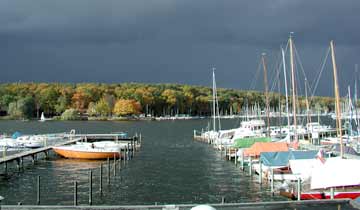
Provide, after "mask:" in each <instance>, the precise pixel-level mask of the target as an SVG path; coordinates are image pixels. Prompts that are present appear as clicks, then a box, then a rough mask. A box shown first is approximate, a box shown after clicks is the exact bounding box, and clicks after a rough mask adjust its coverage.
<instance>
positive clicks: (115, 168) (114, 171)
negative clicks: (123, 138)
mask: <svg viewBox="0 0 360 210" xmlns="http://www.w3.org/2000/svg"><path fill="white" fill-rule="evenodd" d="M113 167H114V177H115V176H116V156H115V155H114V166H113Z"/></svg>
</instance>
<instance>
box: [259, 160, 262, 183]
mask: <svg viewBox="0 0 360 210" xmlns="http://www.w3.org/2000/svg"><path fill="white" fill-rule="evenodd" d="M259 183H260V184H262V163H261V160H259Z"/></svg>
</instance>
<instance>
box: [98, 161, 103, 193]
mask: <svg viewBox="0 0 360 210" xmlns="http://www.w3.org/2000/svg"><path fill="white" fill-rule="evenodd" d="M102 175H103V164H102V163H101V164H100V184H99V190H100V195H101V194H102V180H103V178H102Z"/></svg>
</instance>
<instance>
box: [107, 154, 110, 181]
mask: <svg viewBox="0 0 360 210" xmlns="http://www.w3.org/2000/svg"><path fill="white" fill-rule="evenodd" d="M107 165H108V170H107V172H108V173H107V181H108V184H110V159H109V158H107Z"/></svg>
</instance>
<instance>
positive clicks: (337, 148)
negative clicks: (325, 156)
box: [331, 144, 359, 155]
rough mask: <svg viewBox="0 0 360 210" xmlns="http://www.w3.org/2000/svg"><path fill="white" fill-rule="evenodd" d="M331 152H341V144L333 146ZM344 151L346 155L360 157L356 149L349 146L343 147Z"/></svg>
mask: <svg viewBox="0 0 360 210" xmlns="http://www.w3.org/2000/svg"><path fill="white" fill-rule="evenodd" d="M331 150H332V151H335V152H340V144H335V145H333V146H332V148H331ZM343 150H344V153H345V154H350V155H359V153H357V152H356V151H355V149H354V148H352V147H349V146H343Z"/></svg>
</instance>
